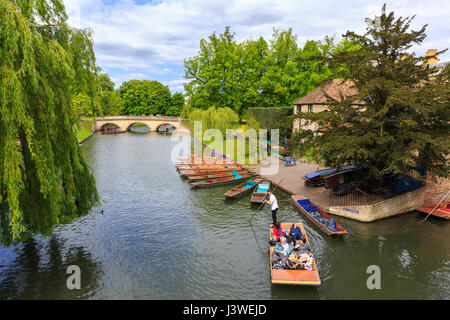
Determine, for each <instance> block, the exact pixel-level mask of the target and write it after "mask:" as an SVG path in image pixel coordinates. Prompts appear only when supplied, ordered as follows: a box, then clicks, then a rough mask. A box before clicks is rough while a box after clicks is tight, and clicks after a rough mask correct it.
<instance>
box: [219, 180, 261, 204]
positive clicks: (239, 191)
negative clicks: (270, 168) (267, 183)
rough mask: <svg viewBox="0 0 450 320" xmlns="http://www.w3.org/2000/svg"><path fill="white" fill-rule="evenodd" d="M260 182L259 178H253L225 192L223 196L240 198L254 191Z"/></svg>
mask: <svg viewBox="0 0 450 320" xmlns="http://www.w3.org/2000/svg"><path fill="white" fill-rule="evenodd" d="M259 181H260V179H259V178H252V179H250V180H247V181H245V182H243V183H241V184H240V185H238V186H237V187H234V188H233V189H231V190H229V191H227V192H225V193H224V194H223V195H224V196H225V197H227V198H233V199H237V198H240V197H242V196H244V195H246V194H248V193H249V192H250V191H252V190H253V189H254V188H255V187H256V186H257V185H258V182H259Z"/></svg>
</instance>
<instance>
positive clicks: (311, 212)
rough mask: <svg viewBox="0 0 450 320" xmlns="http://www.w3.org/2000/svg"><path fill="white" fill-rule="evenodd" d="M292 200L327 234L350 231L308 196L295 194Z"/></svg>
mask: <svg viewBox="0 0 450 320" xmlns="http://www.w3.org/2000/svg"><path fill="white" fill-rule="evenodd" d="M291 200H292V202H293V203H294V205H295V206H296V207H297V209H298V210H299V211H300V212H301V213H303V214H304V215H305V216H306V217H307V218H308V219H309V220H310V221H311V222H312V223H314V224H315V225H316V226H318V227H319V229H320V230H322V231H323V232H325V233H326V234H327V235H329V236H330V235H338V234H346V233H348V232H347V230H345V229H344V228H343V227H342V226H341V225H340V224H339V223H338V222H337V221H336V220H334V219H332V218H331V217H330V216H329V215H328V214H327V213H326V212H325V211H324V210H323V209H321V208H319V207H318V206H316V205H315V204H314V203H312V202H311V201H310V200H309V199H306V197H304V196H302V195H293V196H291Z"/></svg>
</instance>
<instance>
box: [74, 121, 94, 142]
mask: <svg viewBox="0 0 450 320" xmlns="http://www.w3.org/2000/svg"><path fill="white" fill-rule="evenodd" d="M91 134H92V120H83V121H81V122H80V123H79V127H77V133H76V135H77V139H78V142H80V141H83V140H84V139H86V138H87V137H89V136H90V135H91Z"/></svg>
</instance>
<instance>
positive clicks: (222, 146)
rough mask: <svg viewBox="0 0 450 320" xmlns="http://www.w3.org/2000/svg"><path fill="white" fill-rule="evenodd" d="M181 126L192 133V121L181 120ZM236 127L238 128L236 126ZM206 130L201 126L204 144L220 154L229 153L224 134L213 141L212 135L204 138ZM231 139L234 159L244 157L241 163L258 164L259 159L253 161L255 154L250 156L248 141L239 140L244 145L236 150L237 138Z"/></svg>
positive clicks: (240, 160)
mask: <svg viewBox="0 0 450 320" xmlns="http://www.w3.org/2000/svg"><path fill="white" fill-rule="evenodd" d="M183 126H185V127H186V128H188V129H189V130H190V132H191V134H192V135H193V132H194V124H193V122H192V121H189V120H185V121H183ZM236 129H239V128H236ZM241 129H243V130H245V129H246V128H245V127H243V128H241ZM206 130H208V128H203V134H202V142H203V143H204V144H205V145H207V146H208V147H210V148H212V149H214V150H215V151H216V152H219V153H221V154H226V155H228V156H229V155H231V153H232V150H227V139H226V137H225V136H224V137H223V141H215V139H214V137H212V138H211V139H205V138H204V133H205V132H206ZM233 140H234V141H233V142H232V145H233V146H234V153H233V154H234V157H233V158H234V161H238V160H239V162H242V159H244V163H243V164H246V165H256V164H259V162H260V161H259V159H257V160H256V163H255V159H254V157H255V156H253V157H252V158H250V157H251V155H250V146H249V144H248V143H243V141H239V143H241V145H243V146H244V149H242V148H240V150H239V152H238V150H237V149H238V148H237V147H238V143H237V142H238V140H237V139H233ZM247 140H248V138H247ZM247 142H248V141H247ZM257 152H259V146H258V150H257Z"/></svg>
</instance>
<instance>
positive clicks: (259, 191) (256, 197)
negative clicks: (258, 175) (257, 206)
mask: <svg viewBox="0 0 450 320" xmlns="http://www.w3.org/2000/svg"><path fill="white" fill-rule="evenodd" d="M269 189H270V181H269V180H262V181H260V182H259V183H258V187H257V188H256V189H255V190H254V191H253V194H252V197H251V198H250V202H252V203H263V201H264V199H266V197H267V192H269Z"/></svg>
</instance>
